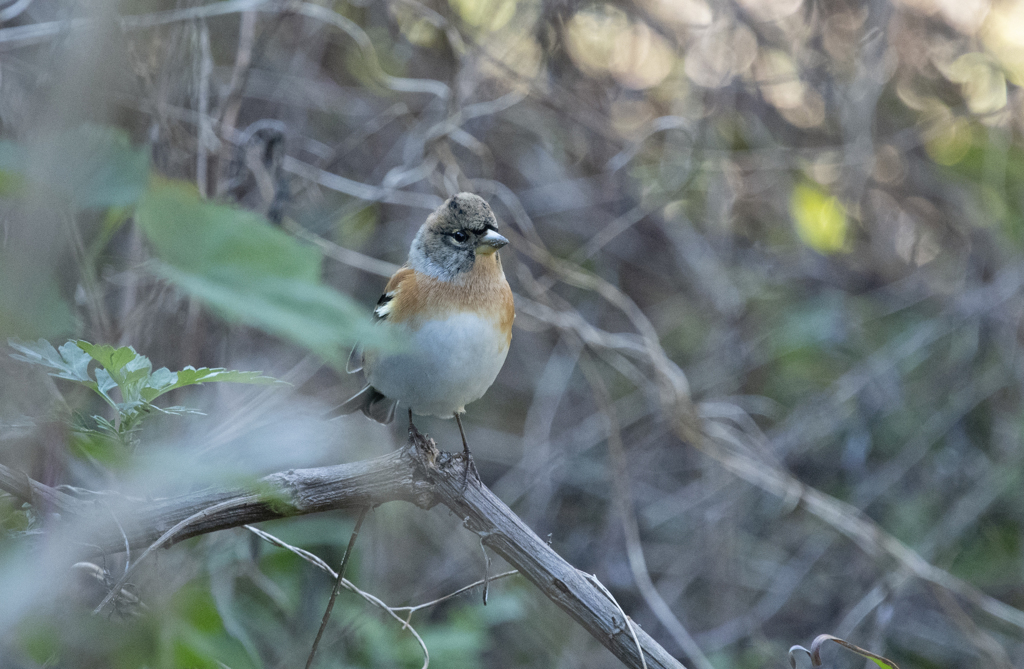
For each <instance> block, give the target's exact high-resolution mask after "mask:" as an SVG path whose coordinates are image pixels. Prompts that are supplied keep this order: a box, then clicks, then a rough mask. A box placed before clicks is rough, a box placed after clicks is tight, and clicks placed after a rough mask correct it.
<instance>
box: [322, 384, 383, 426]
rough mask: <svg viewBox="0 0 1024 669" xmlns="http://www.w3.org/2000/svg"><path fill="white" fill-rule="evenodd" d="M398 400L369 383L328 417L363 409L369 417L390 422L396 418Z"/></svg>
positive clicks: (364, 413) (379, 421)
mask: <svg viewBox="0 0 1024 669" xmlns="http://www.w3.org/2000/svg"><path fill="white" fill-rule="evenodd" d="M396 406H398V400H393V399H391V398H389V397H387V396H385V395H383V394H381V393H380V392H379V391H378V390H377V389H376V388H374V387H373V386H371V385H369V384H367V385H366V386H364V387H363V389H362V390H360V391H359V392H358V393H356V394H355V395H353V396H352V397H350V398H349V399H347V400H345V402H344V403H343V404H341V405H340V406H338V407H335V408H334V409H333V410H332V411H331V412H330V413H329V414H327V417H328V418H337V417H338V416H344V415H346V414H350V413H355V412H356V411H362V412H363V415H365V416H366V417H367V418H372V419H373V420H375V421H377V422H378V423H390V422H391V421H393V420H394V419H395V407H396Z"/></svg>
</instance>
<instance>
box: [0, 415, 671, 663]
mask: <svg viewBox="0 0 1024 669" xmlns="http://www.w3.org/2000/svg"><path fill="white" fill-rule="evenodd" d="M463 473H464V463H463V460H462V456H461V455H459V456H452V455H450V454H449V453H446V452H443V451H439V450H438V449H437V447H436V446H435V444H434V441H433V440H432V439H430V438H428V437H423V436H422V435H420V434H418V433H414V434H412V435H411V436H410V439H409V443H408V445H407V446H406V447H405V448H404V449H402V450H399V451H395V452H394V453H390V454H388V455H384V456H381V457H379V458H374V459H372V460H366V461H363V462H356V463H350V464H342V465H335V466H331V467H318V468H315V469H293V470H287V471H284V472H278V473H276V474H271V475H269V476H266V477H264V478H262V479H260V480H259V481H258V482H257V484H256V485H255V486H253V487H250V488H236V489H209V490H205V491H201V492H197V493H194V494H190V495H183V496H180V497H173V498H167V499H160V500H139V499H132V500H126V499H124V498H121V497H118V496H114V495H97V496H96V497H94V498H85V499H83V498H80V497H78V496H75V495H69V494H67V493H64V492H61V491H59V490H56V489H54V488H50V487H48V486H45V485H43V484H41V483H39V482H37V481H33V480H31V479H29V478H28V477H26V476H25V475H24V474H22V473H20V472H16V471H14V470H11V469H9V468H7V467H4V466H3V465H0V489H2V490H5V491H7V492H9V493H10V494H12V495H14V496H16V497H19V498H21V499H23V500H25V501H27V502H29V503H32V504H35V505H38V506H39V508H40V510H47V511H53V512H57V513H60V514H61V517H62V519H63V520H72V519H73V520H74V521H75V522H73V523H68V525H74V526H75V530H74V531H73V534H74V536H75V537H78V539H77V543H79V544H80V545H81V546H82V553H83V554H89V553H91V554H101V553H116V552H120V551H124V550H125V546H126V544H127V545H128V546H130V547H131V550H132V551H133V553H134V551H136V550H140V549H145V548H146V547H147V546H149V545H150V544H152V543H153V542H155V541H157V540H158V539H159V538H160V537H161V536H163V535H164V534H165V533H166V532H167V531H168V530H170V529H171V528H173V527H175V526H176V525H178V524H180V523H183V522H184V521H188V522H186V523H185V524H184V525H183V526H182V527H180V528H179V529H178V530H177V531H176V532H175V533H174V535H173V537H172V538H170V539H169V540H167V542H166V545H171V544H173V543H176V542H178V541H182V540H184V539H187V538H190V537H194V536H198V535H201V534H208V533H210V532H216V531H218V530H224V529H229V528H232V527H239V526H241V525H246V524H251V523H259V522H262V521H266V520H273V519H277V518H285V517H289V516H297V515H303V514H308V513H317V512H321V511H330V510H335V509H343V508H356V507H364V506H378V505H380V504H383V503H385V502H391V501H396V500H402V501H406V502H411V503H413V504H415V505H416V506H419V507H421V508H423V509H429V508H431V507H432V506H435V505H436V504H439V503H440V504H444V505H445V506H447V507H448V508H449V509H451V510H452V511H453V512H454V513H456V514H457V515H458V516H459V517H460V518H462V519H463V524H464V525H465V527H466V528H467V529H469V530H470V531H472V532H475V533H476V534H478V535H479V536H480V537H481V541H482V542H483V544H484V545H485V546H487V547H488V548H490V549H491V550H493V551H494V552H495V553H497V554H498V555H500V556H501V557H503V558H504V559H505V560H506V561H507V562H508V563H509V564H510V565H512V566H513V567H515V568H516V569H518V570H519V571H520V573H522V574H523V575H524V576H525V577H526V578H527V579H529V580H530V581H531V582H532V583H533V584H534V585H536V586H537V587H538V588H539V589H540V591H541V592H543V593H544V594H545V595H546V596H547V597H548V598H549V599H550V600H551V601H553V602H554V603H555V604H556V605H558V607H559V608H561V609H562V610H563V611H565V612H566V613H568V614H569V615H570V616H572V618H573V619H574V620H576V621H577V622H578V623H579V624H580V625H582V626H583V627H584V628H585V629H586V630H587V631H588V632H590V634H592V635H593V636H594V638H596V639H597V640H598V641H600V642H601V643H602V644H603V645H604V646H605V647H606V648H608V649H609V650H610V651H611V652H612V653H614V654H615V656H616V657H618V658H619V660H621V661H622V663H623V664H624V665H625V666H627V667H636V668H637V669H639V668H641V667H643V666H644V662H646V666H647V667H650V668H651V669H657V668H666V669H667V668H673V669H683V665H682V664H680V663H679V662H678V661H677V660H676V659H675V658H673V657H672V656H671V655H669V653H668V652H667V651H666V650H665V649H664V648H662V647H661V646H660V645H659V644H658V643H657V642H656V641H655V640H654V639H652V638H651V637H650V636H649V635H648V634H647V633H645V632H644V631H643V630H642V629H640V628H639V627H638V626H637V625H636V624H635V623H632V630H631V629H630V624H627V621H626V619H625V617H624V615H623V613H622V611H621V610H620V609H619V607H618V606H617V605H616V604H614V603H613V602H612V601H611V600H610V599H609V597H608V596H607V595H606V594H604V592H602V590H601V589H600V588H599V587H598V584H597V581H596V579H594V578H593V577H588V575H586V574H584V573H583V572H580V571H579V570H577V569H576V568H574V567H573V566H572V565H570V564H569V563H567V562H566V561H565V560H563V559H562V558H561V557H559V556H558V554H557V553H555V552H554V551H553V550H552V549H551V548H550V547H549V546H548V545H547V544H546V543H545V542H544V541H542V540H541V539H540V537H538V536H537V535H536V534H535V533H534V532H533V531H532V530H531V529H530V528H529V527H527V526H526V525H525V524H524V523H523V521H522V520H520V519H519V517H518V516H517V515H516V514H515V513H513V512H512V510H511V509H509V508H508V506H506V505H505V504H504V503H503V502H502V501H501V500H500V499H498V498H497V497H496V496H495V495H494V493H492V492H491V491H490V490H489V489H488V488H487V487H486V486H484V485H483V484H482V483H481V482H480V481H479V479H477V478H476V477H475V476H473V475H470V477H469V479H468V482H467V483H466V484H465V485H464V484H463V480H464V479H463ZM82 521H85V522H82ZM634 633H635V636H636V638H635V639H634V636H633V635H634ZM638 644H639V646H640V648H642V649H643V654H644V659H643V661H642V660H641V658H640V654H639V652H640V650H639V649H638V647H637V645H638Z"/></svg>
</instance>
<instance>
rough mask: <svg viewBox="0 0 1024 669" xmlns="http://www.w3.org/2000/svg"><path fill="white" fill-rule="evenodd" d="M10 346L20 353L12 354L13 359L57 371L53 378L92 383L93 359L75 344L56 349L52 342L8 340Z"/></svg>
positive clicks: (52, 374) (42, 340)
mask: <svg viewBox="0 0 1024 669" xmlns="http://www.w3.org/2000/svg"><path fill="white" fill-rule="evenodd" d="M7 344H8V346H10V347H11V348H13V349H14V350H15V351H18V353H12V354H11V357H12V358H14V359H15V360H21V361H23V362H28V363H31V364H33V365H40V366H42V367H47V368H49V369H53V370H56V372H51V373H50V375H51V376H56V377H58V378H61V379H68V380H70V381H79V382H86V383H88V382H92V379H91V378H89V363H90V362H91V361H92V359H91V358H90V357H89V356H88V355H86V354H85V353H83V352H82V350H81V349H79V348H78V347H77V346H75V345H74V343H73V342H68V343H67V344H64V345H63V346H61V347H60V351H58V350H57V349H55V348H54V347H53V346H52V345H51V344H50V342H48V341H46V340H45V339H39V340H38V341H36V342H34V343H29V342H23V341H19V340H17V339H13V338H11V339H8V340H7Z"/></svg>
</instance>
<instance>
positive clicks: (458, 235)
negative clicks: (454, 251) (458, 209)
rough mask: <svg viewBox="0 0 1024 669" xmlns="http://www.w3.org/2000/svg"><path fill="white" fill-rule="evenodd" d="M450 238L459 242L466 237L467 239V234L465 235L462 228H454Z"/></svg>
mask: <svg viewBox="0 0 1024 669" xmlns="http://www.w3.org/2000/svg"><path fill="white" fill-rule="evenodd" d="M452 239H454V240H455V241H457V242H458V243H460V244H461V243H463V242H464V241H466V240H467V239H469V235H467V234H466V233H465V232H463V231H462V230H456V231H455V232H453V233H452Z"/></svg>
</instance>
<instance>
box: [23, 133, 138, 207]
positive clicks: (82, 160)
mask: <svg viewBox="0 0 1024 669" xmlns="http://www.w3.org/2000/svg"><path fill="white" fill-rule="evenodd" d="M34 148H35V150H36V152H37V153H41V155H42V157H43V161H42V165H40V166H38V168H34V166H33V167H30V168H29V169H30V170H31V171H30V173H29V175H28V176H29V178H30V179H33V180H38V181H42V182H43V185H45V187H46V188H47V189H48V190H50V191H51V192H55V193H59V194H60V195H63V196H64V197H65V198H66V199H67V200H68V201H69V202H70V203H71V204H72V205H73V206H74V207H75V208H76V209H86V208H93V207H112V206H125V205H130V204H134V203H135V202H137V201H138V199H139V197H140V196H141V195H142V193H143V191H144V190H145V188H146V184H147V183H148V182H149V150H148V149H147V148H146V147H138V148H136V147H134V146H132V143H131V140H130V139H129V138H128V134H127V133H126V132H124V131H123V130H121V129H119V128H113V127H109V126H101V125H91V124H84V125H81V126H79V127H78V128H75V129H73V130H68V131H64V132H58V133H54V134H53V135H52V136H50V137H48V138H47V139H46V140H44V141H43V142H42V143H41V146H39V147H34ZM37 172H38V173H37Z"/></svg>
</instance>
